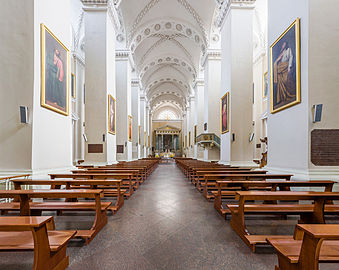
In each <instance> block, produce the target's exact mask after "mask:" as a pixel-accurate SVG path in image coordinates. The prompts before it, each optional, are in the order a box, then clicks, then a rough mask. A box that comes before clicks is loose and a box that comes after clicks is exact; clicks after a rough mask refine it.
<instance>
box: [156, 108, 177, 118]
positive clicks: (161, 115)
mask: <svg viewBox="0 0 339 270" xmlns="http://www.w3.org/2000/svg"><path fill="white" fill-rule="evenodd" d="M158 119H161V120H175V119H178V116H177V115H176V114H175V113H174V112H173V111H171V110H163V111H162V112H161V113H159V115H158Z"/></svg>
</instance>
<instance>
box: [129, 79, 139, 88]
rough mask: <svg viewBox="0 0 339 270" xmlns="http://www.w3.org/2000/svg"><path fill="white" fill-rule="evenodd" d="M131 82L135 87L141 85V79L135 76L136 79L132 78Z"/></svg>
mask: <svg viewBox="0 0 339 270" xmlns="http://www.w3.org/2000/svg"><path fill="white" fill-rule="evenodd" d="M131 84H132V86H133V87H140V80H139V79H136V78H134V79H132V80H131Z"/></svg>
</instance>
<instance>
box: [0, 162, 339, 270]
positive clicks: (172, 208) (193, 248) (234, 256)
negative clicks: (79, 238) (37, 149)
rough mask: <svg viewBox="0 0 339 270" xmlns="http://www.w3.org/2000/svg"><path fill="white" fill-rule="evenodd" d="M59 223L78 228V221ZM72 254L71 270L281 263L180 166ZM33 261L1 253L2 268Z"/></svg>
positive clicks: (254, 225) (285, 225)
mask: <svg viewBox="0 0 339 270" xmlns="http://www.w3.org/2000/svg"><path fill="white" fill-rule="evenodd" d="M57 219H59V220H57V222H56V223H57V224H60V222H64V226H66V227H67V224H72V223H73V226H74V222H72V221H74V219H75V218H72V217H70V216H68V217H67V216H65V217H57ZM76 219H77V220H79V219H78V217H76ZM59 221H60V222H59ZM81 221H82V222H83V223H84V224H85V223H86V222H87V221H88V220H86V217H85V218H83V220H81ZM295 223H296V219H295V218H291V219H289V220H279V219H266V220H262V219H260V218H259V219H258V218H256V219H255V218H253V219H251V220H249V221H248V228H249V230H250V231H251V232H254V233H268V231H270V232H272V233H293V228H294V224H295ZM278 225H279V226H278ZM73 228H74V227H73ZM68 254H69V256H70V267H69V269H70V270H115V269H117V270H123V269H126V270H134V269H136V270H153V269H159V270H160V269H169V270H175V269H178V270H179V269H180V270H181V269H182V270H183V269H188V270H192V269H206V270H214V269H215V270H217V269H220V270H221V269H223V270H225V269H227V270H266V269H267V270H273V269H274V265H275V263H276V255H275V254H274V253H273V250H272V249H270V248H261V249H259V250H258V253H256V254H253V253H252V252H251V251H250V249H249V248H248V247H247V246H246V245H245V244H244V243H243V242H242V240H241V239H240V238H239V237H238V236H237V235H236V234H235V233H234V232H233V231H232V229H231V227H230V224H229V220H227V221H225V220H224V219H223V218H222V217H221V216H220V215H219V214H218V213H217V212H216V211H215V210H214V208H213V203H209V202H207V201H206V200H205V199H204V198H203V197H202V195H201V194H200V193H199V192H197V190H196V189H195V188H194V187H193V186H192V185H191V184H190V183H189V182H188V181H187V180H186V179H184V176H183V174H182V173H181V171H180V170H179V169H178V168H177V167H176V165H175V164H168V165H165V164H164V165H159V167H158V168H157V169H156V170H155V171H154V172H153V174H152V175H151V176H150V177H149V179H148V180H147V181H146V182H145V183H144V184H143V185H142V186H141V187H140V189H139V190H138V191H137V192H136V193H135V194H134V195H133V196H132V197H131V198H130V199H129V200H127V201H126V202H125V205H124V207H123V208H122V209H121V210H120V211H119V212H118V213H117V214H116V215H114V216H112V215H111V216H109V221H108V224H107V225H106V227H105V228H104V229H103V230H102V231H101V232H100V233H99V234H98V235H97V237H96V238H95V239H94V240H93V241H92V242H91V243H90V244H89V245H88V246H84V245H83V244H82V243H74V242H72V243H71V244H70V247H69V248H68ZM31 262H32V253H0V270H22V269H31V266H30V264H31ZM23 265H25V266H26V267H27V268H26V267H25V266H23ZM337 266H338V265H335V267H337ZM333 267H334V266H333V265H332V266H331V265H324V266H323V267H322V268H321V269H324V270H325V269H326V270H329V269H338V268H333Z"/></svg>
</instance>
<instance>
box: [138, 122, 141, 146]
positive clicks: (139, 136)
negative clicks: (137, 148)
mask: <svg viewBox="0 0 339 270" xmlns="http://www.w3.org/2000/svg"><path fill="white" fill-rule="evenodd" d="M138 128H139V130H138V142H139V145H141V126H139V127H138Z"/></svg>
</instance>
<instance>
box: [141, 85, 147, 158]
mask: <svg viewBox="0 0 339 270" xmlns="http://www.w3.org/2000/svg"><path fill="white" fill-rule="evenodd" d="M145 125H146V98H145V93H144V92H143V91H141V92H140V126H141V130H140V133H141V140H140V142H141V147H140V148H141V153H140V154H141V158H145V157H146V147H145V141H146V137H145V131H146V129H145Z"/></svg>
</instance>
